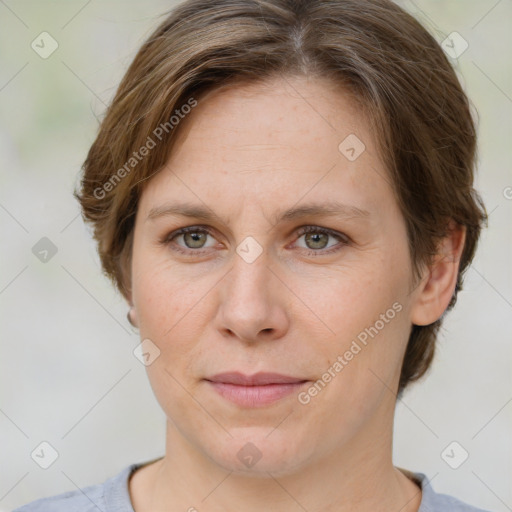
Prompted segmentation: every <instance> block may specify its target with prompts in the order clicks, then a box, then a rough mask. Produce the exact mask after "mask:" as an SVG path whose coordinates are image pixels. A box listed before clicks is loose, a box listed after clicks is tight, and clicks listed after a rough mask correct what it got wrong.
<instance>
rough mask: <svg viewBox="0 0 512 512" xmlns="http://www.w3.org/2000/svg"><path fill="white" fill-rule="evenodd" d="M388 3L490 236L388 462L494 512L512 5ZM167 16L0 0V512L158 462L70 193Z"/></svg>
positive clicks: (502, 479) (511, 449)
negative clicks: (412, 48) (432, 43)
mask: <svg viewBox="0 0 512 512" xmlns="http://www.w3.org/2000/svg"><path fill="white" fill-rule="evenodd" d="M397 3H399V5H401V6H402V7H404V8H405V9H406V10H408V11H409V12H410V13H412V14H413V15H414V16H415V17H416V18H418V19H419V20H420V22H422V23H423V25H424V26H425V27H426V28H427V29H428V30H429V31H430V32H431V33H432V34H433V35H434V37H435V38H436V40H438V41H439V43H440V44H441V45H442V46H443V48H445V51H446V52H447V53H448V54H449V56H450V59H451V61H452V63H453V65H454V66H455V68H456V70H457V73H458V75H459V78H460V80H461V83H462V85H463V86H464V88H465V90H466V92H467V94H468V96H469V97H470V99H471V102H472V104H473V107H474V109H475V110H476V112H477V113H478V130H479V137H480V141H479V169H478V176H477V188H478V189H479V191H480V192H481V194H482V197H483V199H484V201H485V203H486V207H487V210H488V213H489V227H488V229H487V230H485V231H484V233H483V235H482V238H481V242H480V246H479V249H478V253H477V256H476V259H475V261H474V263H473V265H472V267H471V268H470V269H469V270H468V271H467V274H466V279H465V286H464V290H463V291H462V292H460V293H459V298H458V303H457V306H456V307H455V309H454V310H453V311H451V312H450V313H449V314H448V316H447V319H446V321H445V324H444V328H443V330H442V333H441V336H440V339H439V343H438V349H437V355H436V360H435V364H434V367H433V369H432V371H431V372H430V373H429V374H428V376H427V377H426V378H424V379H423V381H421V382H420V383H419V384H417V385H413V386H412V387H411V388H410V389H409V390H408V391H406V393H405V394H404V396H403V397H402V400H401V401H400V402H399V403H398V408H397V414H396V423H395V442H394V459H395V465H397V466H399V467H403V468H407V469H410V470H413V471H420V472H423V473H425V474H427V476H428V477H429V478H430V479H432V486H433V487H434V489H435V490H436V491H437V492H444V493H448V494H452V495H454V496H456V497H458V498H460V499H462V500H464V501H467V502H469V503H471V504H473V505H475V506H478V507H481V508H484V509H488V510H492V511H496V512H505V511H508V510H512V486H511V485H510V482H511V481H512V436H511V432H512V378H511V375H512V372H511V367H512V357H511V356H512V349H511V346H512V345H511V341H512V284H511V283H512V279H511V262H512V254H511V253H512V172H511V169H512V167H511V163H512V162H511V160H512V153H511V151H510V149H511V141H512V129H511V128H512V122H511V121H512V66H511V64H510V51H511V46H512V26H511V25H512V2H511V1H510V0H499V1H496V0H478V1H476V0H464V1H462V0H459V1H444V0H443V1H440V0H415V1H414V2H412V1H409V0H407V1H400V2H397ZM173 5H175V2H173V1H170V0H168V1H163V0H150V1H149V0H148V1H145V2H139V1H135V0H124V1H113V0H103V1H99V0H92V1H91V0H89V1H85V0H80V1H75V0H67V1H49V0H45V1H43V0H32V1H29V0H17V1H15V0H0V227H1V233H2V237H1V240H2V243H1V252H0V255H1V261H0V329H1V331H0V333H1V338H0V339H1V358H0V447H1V460H2V461H3V462H2V464H1V465H0V511H3V512H5V511H10V510H12V509H13V508H15V507H17V506H20V505H21V504H24V503H27V502H29V501H32V500H34V499H37V498H40V497H43V496H50V495H53V494H57V493H61V492H64V491H69V490H75V489H77V488H83V487H86V486H88V485H91V484H95V483H100V482H103V481H104V480H106V479H107V478H109V477H111V476H113V475H115V474H117V473H118V472H119V471H121V470H122V469H123V468H124V467H125V466H127V465H129V464H131V463H135V462H144V461H148V460H150V459H152V458H156V457H159V456H161V455H163V453H164V434H165V417H164V415H163V413H162V412H161V410H160V408H159V406H158V404H157V402H156V400H155V398H154V396H153V393H152V390H151V388H150V386H149V383H148V380H147V377H146V373H145V367H144V366H143V365H142V364H141V363H140V362H139V361H138V360H137V359H136V358H135V357H134V355H133V352H132V351H133V349H134V348H135V347H136V346H137V345H138V343H139V341H140V340H139V339H138V336H137V333H136V332H135V331H133V330H132V328H131V327H130V325H129V324H128V322H127V321H126V313H127V310H128V308H127V306H126V304H125V303H124V302H123V300H122V299H121V297H120V296H119V295H118V294H116V292H115V291H114V289H113V287H112V286H111V284H110V283H109V281H108V280H107V279H106V278H105V277H103V276H102V274H101V269H100V265H99V259H98V256H97V254H96V248H95V245H94V243H93V242H92V239H91V235H90V231H89V228H87V227H85V226H84V224H83V222H82V220H81V217H80V215H79V210H78V203H77V202H76V201H75V199H74V198H73V196H72V191H73V189H74V187H75V186H76V185H77V183H78V175H79V170H80V166H81V164H82V162H83V160H84V159H85V156H86V152H87V150H88V148H89V146H90V144H91V143H92V141H93V140H94V137H95V134H96V130H97V126H98V119H99V116H101V115H102V113H103V111H104V109H105V106H106V105H107V104H108V103H109V102H110V100H111V99H112V97H113V94H114V92H115V88H116V87H117V84H118V82H119V80H120V79H121V77H122V75H123V73H124V72H125V70H126V68H127V66H128V65H129V63H130V61H131V60H132V58H133V57H134V55H135V52H136V51H137V49H138V48H139V46H140V45H141V43H142V42H143V40H144V39H145V38H146V37H147V36H148V35H149V34H150V33H151V31H152V30H153V29H154V28H155V26H156V25H157V24H158V23H159V21H160V19H161V15H162V14H164V13H165V12H167V11H168V10H170V9H171V8H172V7H173ZM454 32H456V34H454ZM443 42H444V43H443ZM507 55H508V57H507ZM41 443H48V444H49V445H50V446H49V445H48V444H41ZM41 453H44V454H45V455H44V457H42V456H39V457H38V454H41ZM43 466H48V467H47V468H46V469H45V468H44V467H43Z"/></svg>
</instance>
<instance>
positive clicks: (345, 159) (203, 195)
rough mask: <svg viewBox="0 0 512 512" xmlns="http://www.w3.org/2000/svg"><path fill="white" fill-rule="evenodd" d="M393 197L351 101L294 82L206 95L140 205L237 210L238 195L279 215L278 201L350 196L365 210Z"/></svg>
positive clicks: (331, 87)
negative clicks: (183, 202) (181, 202)
mask: <svg viewBox="0 0 512 512" xmlns="http://www.w3.org/2000/svg"><path fill="white" fill-rule="evenodd" d="M347 149H348V150H349V152H348V153H347ZM350 150H352V152H350ZM354 153H355V157H356V158H354ZM386 193H391V194H392V190H391V188H390V186H389V180H388V179H386V172H385V170H384V168H383V165H382V162H381V161H380V159H379V157H378V155H377V151H376V144H375V141H374V140H373V137H372V136H371V133H370V131H369V130H368V126H367V123H366V119H365V117H364V116H363V114H362V112H361V111H360V109H359V107H358V104H357V103H356V101H355V100H354V98H353V96H352V95H350V94H348V93H347V92H346V91H345V90H343V89H341V88H340V87H337V86H336V85H335V84H333V83H331V82H329V81H327V80H324V79H310V78H309V79H307V78H288V79H286V80H283V79H274V80H271V81H267V82H262V83H258V84H238V85H231V86H228V87H223V88H222V89H219V90H213V91H209V92H208V93H207V94H206V95H204V96H202V97H199V98H198V105H197V106H196V107H195V108H194V109H193V110H192V111H191V113H190V114H188V115H187V116H186V117H185V118H184V119H183V120H182V121H180V126H179V130H178V133H177V139H176V141H175V144H174V145H173V148H172V152H171V155H170V158H169V160H168V162H167V164H166V166H165V168H164V169H163V170H162V171H161V172H160V173H159V174H157V175H156V176H155V177H154V178H152V179H151V180H150V182H149V183H148V186H147V190H146V191H145V192H144V194H143V198H142V200H143V202H144V203H148V202H155V201H162V200H164V199H168V198H169V197H172V198H175V199H177V198H179V199H184V198H186V199H187V200H195V201H196V202H199V203H200V202H202V203H206V204H208V205H210V206H213V205H212V204H211V203H212V202H213V203H214V204H217V206H220V207H224V208H226V207H229V206H231V207H232V208H234V207H235V206H236V205H237V204H239V203H238V201H235V197H236V198H244V199H245V204H246V205H247V204H252V203H253V202H258V203H260V204H262V203H263V204H268V208H269V209H268V213H269V215H272V213H273V210H274V208H273V204H280V203H283V202H284V203H287V204H288V203H297V202H299V201H300V200H301V199H302V198H304V199H307V200H308V202H309V201H310V200H316V201H329V200H339V201H343V199H344V198H347V197H350V198H351V199H353V200H356V201H362V202H365V203H366V206H363V205H361V208H364V209H368V208H367V207H368V206H369V205H370V204H371V203H378V201H377V196H379V195H382V194H386ZM365 195H366V197H364V196H365ZM184 196H186V197H184ZM227 198H230V202H228V203H226V199H227ZM352 202H353V201H352ZM271 203H273V204H271Z"/></svg>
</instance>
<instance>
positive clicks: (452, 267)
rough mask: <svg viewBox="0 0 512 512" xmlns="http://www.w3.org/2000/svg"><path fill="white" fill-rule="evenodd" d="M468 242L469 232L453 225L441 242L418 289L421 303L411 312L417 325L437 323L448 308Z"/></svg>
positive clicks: (416, 304) (416, 302) (414, 306)
mask: <svg viewBox="0 0 512 512" xmlns="http://www.w3.org/2000/svg"><path fill="white" fill-rule="evenodd" d="M465 239H466V228H465V227H464V226H460V225H458V224H456V223H455V222H454V221H451V222H450V224H449V227H448V234H447V235H446V237H445V238H443V239H442V240H441V242H440V244H439V247H438V253H437V255H436V256H435V258H434V260H433V262H432V264H431V265H430V266H429V267H428V268H427V269H426V276H425V277H424V278H423V279H422V281H421V283H420V285H419V287H418V290H417V299H416V301H415V304H414V305H413V308H412V311H411V321H412V323H413V324H414V325H430V324H432V323H434V322H435V321H436V320H438V319H439V318H440V317H441V316H442V314H443V313H444V312H445V310H446V308H447V307H448V305H449V303H450V301H451V299H452V297H453V293H454V291H455V286H456V284H457V276H458V272H459V262H460V257H461V255H462V250H463V249H464V242H465Z"/></svg>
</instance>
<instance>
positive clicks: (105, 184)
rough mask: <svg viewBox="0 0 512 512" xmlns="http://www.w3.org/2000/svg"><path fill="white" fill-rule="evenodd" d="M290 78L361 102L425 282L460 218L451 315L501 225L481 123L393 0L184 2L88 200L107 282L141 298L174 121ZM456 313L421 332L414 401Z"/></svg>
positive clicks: (137, 65)
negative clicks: (199, 106)
mask: <svg viewBox="0 0 512 512" xmlns="http://www.w3.org/2000/svg"><path fill="white" fill-rule="evenodd" d="M279 75H281V76H283V77H286V76H292V75H308V76H312V77H325V78H328V79H330V80H331V81H332V82H334V83H335V84H339V86H340V91H349V92H350V93H351V94H353V95H354V97H355V98H356V99H357V100H358V103H359V104H360V106H361V108H362V109H363V110H362V111H363V113H364V114H365V115H367V119H368V120H369V121H370V127H371V129H372V131H373V133H374V136H375V138H376V140H377V144H378V150H379V153H380V156H381V158H382V160H383V162H384V164H385V166H386V168H387V169H388V172H389V179H390V181H391V182H392V184H393V189H394V191H395V194H396V197H397V201H398V204H399V206H400V209H401V211H402V214H403V215H404V218H405V221H406V225H407V231H408V237H409V246H410V253H411V259H412V262H413V268H414V274H415V276H416V278H417V277H418V276H419V271H420V269H421V268H422V267H423V266H424V265H425V264H428V263H429V262H430V261H431V257H432V255H434V254H435V253H436V246H437V242H438V241H439V239H440V238H441V237H443V236H445V235H446V229H447V225H448V224H447V221H448V219H453V220H454V221H455V222H457V223H458V224H459V225H462V226H465V227H466V241H465V246H464V249H463V253H462V257H461V261H460V266H459V275H458V279H457V285H456V288H455V292H454V295H453V297H452V300H451V302H450V304H449V306H448V308H447V310H449V309H451V308H452V307H453V305H454V304H455V301H456V298H457V292H458V291H459V290H460V289H461V285H462V276H463V273H464V271H465V270H466V268H467V267H468V265H469V264H470V262H471V260H472V258H473V256H474V253H475V250H476V245H477V241H478V237H479V234H480V229H481V226H482V225H483V223H484V222H485V221H486V220H487V215H486V212H485V207H484V205H483V203H482V201H481V199H480V197H479V195H478V194H477V192H475V190H474V189H473V172H474V171H473V167H474V165H475V159H476V133H475V126H474V122H473V119H472V115H471V110H470V105H469V102H468V99H467V97H466V95H465V94H464V92H463V90H462V88H461V85H460V84H459V81H458V79H457V76H456V74H455V72H454V70H453V68H452V67H451V65H450V63H449V61H448V59H447V57H446V56H445V54H444V52H443V51H442V49H441V47H440V46H439V44H438V43H437V42H436V41H435V39H434V38H433V37H432V36H431V35H430V34H429V33H428V31H427V30H426V29H425V28H423V27H422V25H421V24H420V23H419V22H418V21H416V20H415V19H414V17H412V16H411V15H410V14H408V13H407V12H405V11H404V10H402V9H401V8H400V7H398V6H397V5H396V4H394V3H393V2H391V1H389V0H364V1H363V0H323V1H318V0H188V1H185V2H183V3H182V4H180V5H178V6H177V7H175V8H174V9H173V10H172V11H171V12H170V13H169V14H168V16H167V17H166V18H165V20H164V21H163V22H162V23H161V24H160V25H159V26H158V27H157V28H156V30H155V31H154V32H153V34H152V35H151V36H150V37H149V38H148V39H147V41H146V42H145V43H144V44H143V45H142V47H141V48H140V50H139V51H138V53H137V55H136V56H135V58H134V60H133V62H132V63H131V65H130V67H129V69H128V71H127V72H126V74H125V76H124V78H123V79H122V81H121V83H120V85H119V88H118V90H117V92H116V95H115V97H114V99H113V101H112V103H111V105H110V106H109V108H108V109H107V112H106V115H105V117H104V119H103V121H102V123H101V126H100V129H99V133H98V135H97V138H96V140H95V141H94V143H93V144H92V146H91V148H90V150H89V153H88V155H87V158H86V160H85V162H84V165H83V178H82V181H81V190H80V192H75V195H76V197H77V198H78V200H79V201H80V204H81V207H82V211H83V217H84V219H85V220H86V221H89V222H91V223H92V224H93V226H94V237H95V239H96V240H97V242H98V250H99V254H100V258H101V262H102V265H103V269H104V271H105V273H106V274H107V275H108V276H109V277H110V278H111V279H112V280H113V282H114V284H115V285H116V286H117V287H118V289H119V290H120V292H121V293H122V294H123V296H124V297H125V298H128V297H129V294H130V258H131V250H132V248H131V245H132V237H133V227H134V220H135V215H136V211H137V203H138V198H139V197H140V195H141V193H142V190H143V187H144V185H145V183H147V181H148V179H149V178H150V177H151V176H152V175H154V174H155V173H156V172H158V171H159V169H161V167H162V166H163V165H164V164H165V162H166V160H167V158H168V155H169V152H170V150H171V149H172V144H173V141H174V140H175V139H176V133H177V129H174V128H175V127H176V125H175V123H173V121H171V118H172V116H174V119H178V118H181V117H183V115H182V114H183V113H186V112H187V110H186V109H185V105H187V104H188V105H189V106H191V105H193V102H194V101H197V99H198V98H200V96H201V94H204V93H206V92H208V91H211V90H213V89H216V88H218V87H219V86H229V85H230V84H234V83H235V82H240V81H242V82H243V81H246V82H252V83H254V82H258V81H261V80H263V79H269V78H272V77H278V76H279ZM189 110H190V107H189ZM157 130H159V131H157ZM157 134H158V136H157ZM340 142H341V141H340ZM153 146H155V147H154V148H153ZM143 147H146V151H144V152H143V151H142V148H143ZM139 151H140V153H141V154H142V153H144V155H143V156H141V155H139ZM134 152H135V153H134ZM443 316H444V315H443ZM442 318H443V317H441V318H440V319H439V320H437V321H436V322H434V323H433V324H431V325H428V326H416V325H414V326H412V328H411V333H410V338H409V342H408V345H407V349H406V352H405V356H404V361H403V366H402V373H401V376H400V383H399V392H400V393H401V392H402V390H403V389H404V388H405V386H406V385H407V384H408V383H409V382H411V381H414V380H417V379H418V378H420V377H421V376H422V375H423V374H424V373H425V372H426V371H427V369H428V368H429V366H430V364H431V361H432V358H433V355H434V348H435V340H436V335H437V332H438V330H439V327H440V326H441V321H442Z"/></svg>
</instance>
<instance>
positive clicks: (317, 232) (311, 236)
mask: <svg viewBox="0 0 512 512" xmlns="http://www.w3.org/2000/svg"><path fill="white" fill-rule="evenodd" d="M297 235H298V237H299V239H300V238H302V237H303V236H304V242H305V244H306V247H305V248H306V249H313V250H310V251H307V253H308V254H309V255H310V256H321V255H324V254H331V253H333V252H337V251H339V250H341V249H342V248H343V247H344V246H346V245H348V243H349V238H348V237H347V236H346V235H344V234H342V233H338V232H336V231H332V230H330V229H327V228H321V227H319V226H305V227H303V228H301V229H300V230H299V232H298V233H297ZM329 237H331V238H336V239H337V240H338V241H339V242H340V243H339V244H334V249H330V247H333V245H331V246H329V247H328V240H329ZM326 247H328V248H329V250H327V251H324V250H323V249H325V248H326Z"/></svg>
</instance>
